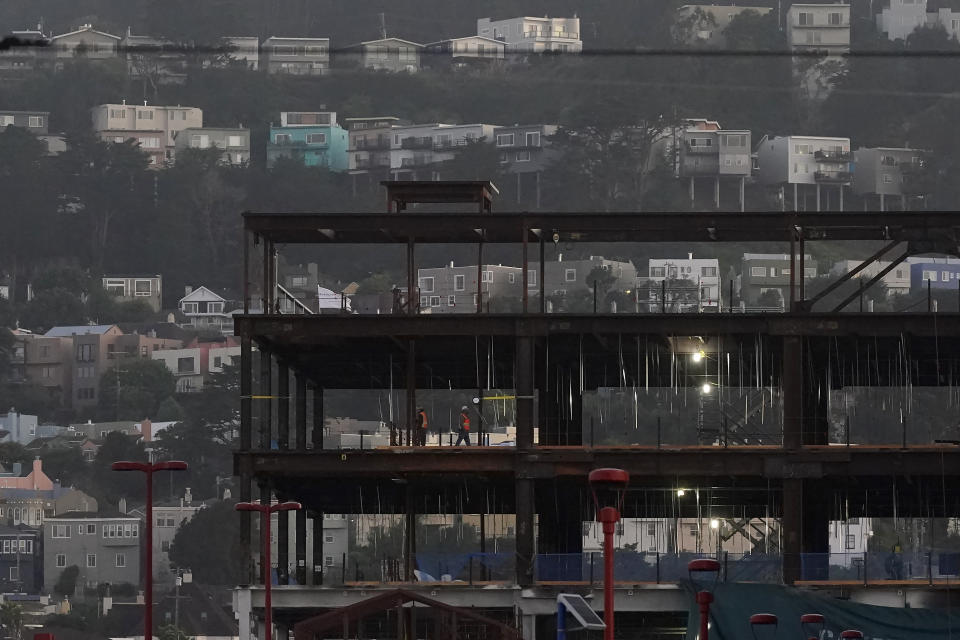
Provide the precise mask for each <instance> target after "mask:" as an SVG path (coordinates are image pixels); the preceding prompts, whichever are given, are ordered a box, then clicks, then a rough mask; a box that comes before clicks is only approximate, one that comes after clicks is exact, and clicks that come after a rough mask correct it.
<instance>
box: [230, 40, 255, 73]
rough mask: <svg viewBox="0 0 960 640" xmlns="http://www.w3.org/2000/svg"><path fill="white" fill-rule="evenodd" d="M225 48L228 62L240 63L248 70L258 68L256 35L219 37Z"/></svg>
mask: <svg viewBox="0 0 960 640" xmlns="http://www.w3.org/2000/svg"><path fill="white" fill-rule="evenodd" d="M220 42H221V44H222V45H223V48H224V49H225V50H226V57H227V60H228V64H235V65H240V66H242V67H244V68H246V69H248V70H250V71H256V70H258V69H259V68H260V38H259V37H257V36H225V37H223V38H220Z"/></svg>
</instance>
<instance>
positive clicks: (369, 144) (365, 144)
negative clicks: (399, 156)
mask: <svg viewBox="0 0 960 640" xmlns="http://www.w3.org/2000/svg"><path fill="white" fill-rule="evenodd" d="M356 145H357V146H356V148H355V150H356V151H384V150H386V149H389V148H390V139H389V138H384V139H379V140H357V141H356Z"/></svg>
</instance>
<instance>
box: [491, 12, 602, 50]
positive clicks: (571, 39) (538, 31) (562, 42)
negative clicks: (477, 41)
mask: <svg viewBox="0 0 960 640" xmlns="http://www.w3.org/2000/svg"><path fill="white" fill-rule="evenodd" d="M477 35H478V36H484V37H487V38H493V39H494V40H500V41H502V42H504V43H505V44H506V45H507V51H508V52H514V51H518V52H530V53H542V52H544V51H557V52H563V53H580V52H581V51H583V41H582V40H581V39H580V18H577V17H573V18H549V17H539V18H537V17H532V16H520V17H517V18H508V19H506V20H491V19H490V18H480V19H478V20H477Z"/></svg>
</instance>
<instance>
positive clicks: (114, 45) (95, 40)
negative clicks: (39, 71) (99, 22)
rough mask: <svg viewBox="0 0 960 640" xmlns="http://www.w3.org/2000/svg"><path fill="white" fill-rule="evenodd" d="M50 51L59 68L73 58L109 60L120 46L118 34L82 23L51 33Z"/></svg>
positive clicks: (115, 55) (114, 56)
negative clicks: (62, 31)
mask: <svg viewBox="0 0 960 640" xmlns="http://www.w3.org/2000/svg"><path fill="white" fill-rule="evenodd" d="M49 40H50V51H52V52H53V57H54V60H55V65H56V67H57V68H58V69H59V68H61V67H62V66H63V63H64V62H65V61H67V60H70V59H73V58H84V59H87V60H109V59H111V58H116V57H117V55H118V50H119V48H120V40H121V38H120V36H115V35H113V34H112V33H106V32H105V31H99V30H97V29H94V28H93V25H91V24H84V25H81V26H80V27H78V28H77V29H74V30H72V31H68V32H66V33H61V34H58V35H51V36H50V38H49Z"/></svg>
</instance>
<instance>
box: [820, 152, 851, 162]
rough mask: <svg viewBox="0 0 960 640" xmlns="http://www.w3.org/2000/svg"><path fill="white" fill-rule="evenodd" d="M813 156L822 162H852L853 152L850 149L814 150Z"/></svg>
mask: <svg viewBox="0 0 960 640" xmlns="http://www.w3.org/2000/svg"><path fill="white" fill-rule="evenodd" d="M813 157H814V159H815V160H819V161H821V162H850V160H852V159H853V154H851V153H850V152H849V151H823V150H819V151H814V152H813Z"/></svg>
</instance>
